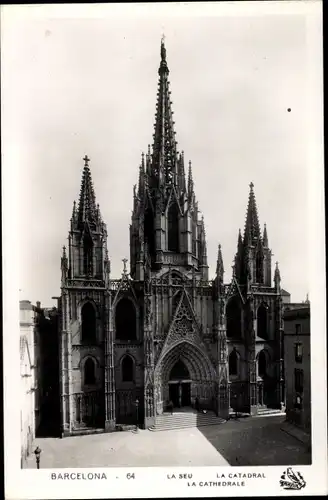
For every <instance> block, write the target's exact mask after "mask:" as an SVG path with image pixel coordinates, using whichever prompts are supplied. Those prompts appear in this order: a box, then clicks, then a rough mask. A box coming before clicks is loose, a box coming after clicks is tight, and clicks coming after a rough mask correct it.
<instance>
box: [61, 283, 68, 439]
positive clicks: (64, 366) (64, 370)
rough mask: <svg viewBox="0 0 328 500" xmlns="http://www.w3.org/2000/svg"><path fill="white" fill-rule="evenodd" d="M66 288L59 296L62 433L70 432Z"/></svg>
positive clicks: (65, 434)
mask: <svg viewBox="0 0 328 500" xmlns="http://www.w3.org/2000/svg"><path fill="white" fill-rule="evenodd" d="M67 294H68V292H67V290H66V289H65V288H63V289H62V296H61V344H60V347H61V352H60V360H61V413H62V422H61V424H62V435H63V436H68V435H69V434H70V384H69V355H70V351H69V341H68V331H67V329H68V318H67Z"/></svg>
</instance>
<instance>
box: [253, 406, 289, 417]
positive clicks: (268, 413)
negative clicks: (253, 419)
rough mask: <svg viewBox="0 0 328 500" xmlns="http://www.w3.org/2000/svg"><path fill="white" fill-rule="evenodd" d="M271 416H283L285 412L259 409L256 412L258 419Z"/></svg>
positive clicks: (274, 409) (277, 409)
mask: <svg viewBox="0 0 328 500" xmlns="http://www.w3.org/2000/svg"><path fill="white" fill-rule="evenodd" d="M271 415H285V412H284V411H282V410H280V409H279V408H259V409H258V410H257V416H258V417H269V416H271Z"/></svg>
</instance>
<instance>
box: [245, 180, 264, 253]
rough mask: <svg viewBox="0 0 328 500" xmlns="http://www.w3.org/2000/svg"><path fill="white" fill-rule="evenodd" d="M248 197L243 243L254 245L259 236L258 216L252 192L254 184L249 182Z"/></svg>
mask: <svg viewBox="0 0 328 500" xmlns="http://www.w3.org/2000/svg"><path fill="white" fill-rule="evenodd" d="M249 187H250V191H249V198H248V206H247V213H246V222H245V232H244V243H246V244H249V245H255V243H256V242H257V241H258V239H259V238H260V237H261V231H260V224H259V218H258V214H257V206H256V200H255V194H254V190H253V188H254V184H253V183H252V182H251V183H250V185H249Z"/></svg>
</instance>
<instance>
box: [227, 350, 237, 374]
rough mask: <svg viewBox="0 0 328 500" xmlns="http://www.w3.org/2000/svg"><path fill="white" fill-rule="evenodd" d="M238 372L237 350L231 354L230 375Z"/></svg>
mask: <svg viewBox="0 0 328 500" xmlns="http://www.w3.org/2000/svg"><path fill="white" fill-rule="evenodd" d="M237 374H238V354H237V352H236V351H235V350H233V351H232V352H231V353H230V356H229V375H237Z"/></svg>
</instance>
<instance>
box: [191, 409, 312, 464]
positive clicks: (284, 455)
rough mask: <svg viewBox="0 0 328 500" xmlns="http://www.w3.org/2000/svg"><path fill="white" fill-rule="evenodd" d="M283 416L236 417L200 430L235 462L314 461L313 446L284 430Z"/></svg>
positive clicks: (285, 462)
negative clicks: (312, 459)
mask: <svg viewBox="0 0 328 500" xmlns="http://www.w3.org/2000/svg"><path fill="white" fill-rule="evenodd" d="M283 420H284V417H258V418H254V417H249V418H242V417H241V418H232V419H230V420H228V421H227V422H226V423H223V424H220V425H209V426H205V427H203V426H200V427H198V430H199V432H201V433H202V434H203V436H204V437H205V438H206V439H207V440H208V441H209V442H210V443H211V444H212V446H214V448H215V449H216V450H217V451H218V452H219V453H220V454H221V455H222V457H223V458H225V460H227V462H229V464H230V465H231V466H237V467H238V466H260V465H261V466H263V465H271V466H274V465H280V466H284V465H310V464H311V451H310V449H309V447H308V446H306V445H305V444H304V443H302V442H301V441H298V440H297V439H296V438H294V437H293V436H291V435H289V434H287V433H285V432H283V431H282V430H281V428H280V427H281V423H282V422H283Z"/></svg>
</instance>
